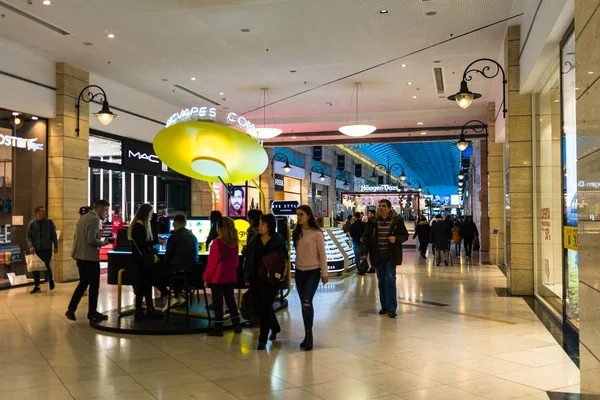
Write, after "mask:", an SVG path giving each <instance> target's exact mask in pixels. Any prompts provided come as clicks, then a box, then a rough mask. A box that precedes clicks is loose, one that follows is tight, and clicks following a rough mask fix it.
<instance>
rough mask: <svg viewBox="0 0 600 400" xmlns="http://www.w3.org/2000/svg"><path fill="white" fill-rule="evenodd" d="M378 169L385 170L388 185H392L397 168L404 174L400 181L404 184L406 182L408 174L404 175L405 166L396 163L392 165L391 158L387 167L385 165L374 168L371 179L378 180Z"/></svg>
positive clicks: (401, 175)
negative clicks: (392, 177) (393, 173)
mask: <svg viewBox="0 0 600 400" xmlns="http://www.w3.org/2000/svg"><path fill="white" fill-rule="evenodd" d="M377 167H381V168H383V169H384V170H385V174H386V176H387V183H388V185H389V184H390V183H391V174H392V172H393V171H394V169H395V168H396V167H400V168H402V173H401V174H400V180H401V181H402V182H404V181H405V180H406V174H405V173H404V166H403V165H402V164H400V163H394V164H392V165H390V158H389V157H388V162H387V167H386V166H385V165H384V164H377V165H375V166H374V167H373V173H372V174H371V178H377V176H378V175H377Z"/></svg>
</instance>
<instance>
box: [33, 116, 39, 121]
mask: <svg viewBox="0 0 600 400" xmlns="http://www.w3.org/2000/svg"><path fill="white" fill-rule="evenodd" d="M31 119H32V120H34V121H37V120H38V119H39V118H38V117H36V116H35V115H34V116H33V117H31Z"/></svg>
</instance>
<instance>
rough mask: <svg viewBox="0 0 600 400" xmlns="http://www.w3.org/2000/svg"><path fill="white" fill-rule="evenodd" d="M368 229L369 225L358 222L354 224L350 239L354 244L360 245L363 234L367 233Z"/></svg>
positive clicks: (351, 228)
mask: <svg viewBox="0 0 600 400" xmlns="http://www.w3.org/2000/svg"><path fill="white" fill-rule="evenodd" d="M366 227H367V223H366V222H362V221H356V222H355V223H353V224H352V226H351V227H350V237H351V238H352V242H353V243H354V244H357V245H360V239H361V238H362V235H363V233H365V228H366Z"/></svg>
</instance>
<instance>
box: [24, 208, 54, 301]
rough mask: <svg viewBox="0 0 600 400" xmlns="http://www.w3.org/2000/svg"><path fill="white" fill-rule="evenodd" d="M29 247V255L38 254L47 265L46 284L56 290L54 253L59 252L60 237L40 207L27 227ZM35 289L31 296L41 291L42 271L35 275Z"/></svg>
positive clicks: (44, 210)
mask: <svg viewBox="0 0 600 400" xmlns="http://www.w3.org/2000/svg"><path fill="white" fill-rule="evenodd" d="M27 246H29V253H30V254H36V255H37V256H38V257H39V258H40V259H41V260H42V261H43V262H44V264H46V282H49V283H50V290H54V279H52V269H51V268H50V261H52V252H53V251H54V253H56V252H57V251H58V237H57V236H56V225H54V222H53V221H52V220H51V219H48V218H46V208H45V207H44V206H38V207H36V208H35V219H34V220H33V221H31V222H30V223H29V225H28V226H27ZM33 281H34V282H35V287H34V288H33V290H32V291H31V292H30V293H31V294H34V293H38V292H39V291H40V290H41V289H40V271H35V272H34V273H33Z"/></svg>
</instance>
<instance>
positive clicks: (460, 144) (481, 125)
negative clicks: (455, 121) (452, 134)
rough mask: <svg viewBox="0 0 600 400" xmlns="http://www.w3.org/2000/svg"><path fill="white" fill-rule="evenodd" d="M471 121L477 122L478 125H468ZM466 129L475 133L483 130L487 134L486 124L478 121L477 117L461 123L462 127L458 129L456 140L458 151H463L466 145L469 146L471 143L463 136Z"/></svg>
mask: <svg viewBox="0 0 600 400" xmlns="http://www.w3.org/2000/svg"><path fill="white" fill-rule="evenodd" d="M471 123H477V124H478V125H474V126H469V124H471ZM467 129H471V130H472V131H473V132H475V133H482V132H485V134H486V135H487V134H488V130H487V125H486V124H485V123H483V122H481V121H479V120H478V119H472V120H470V121H469V122H467V123H466V124H464V125H463V127H462V129H461V130H460V137H459V138H458V142H456V147H458V149H459V150H460V151H465V150H466V149H467V147H469V143H471V142H470V141H468V140H467V139H466V137H465V134H466V131H467Z"/></svg>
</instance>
